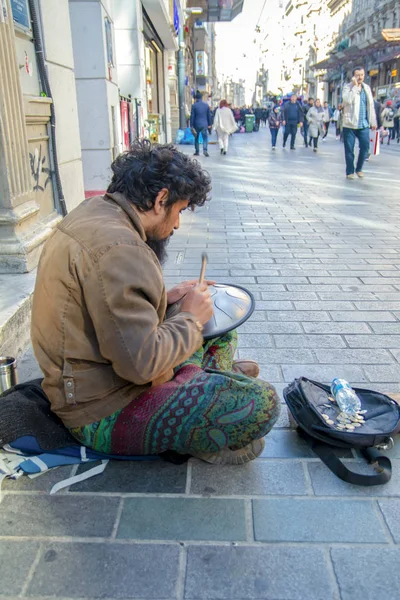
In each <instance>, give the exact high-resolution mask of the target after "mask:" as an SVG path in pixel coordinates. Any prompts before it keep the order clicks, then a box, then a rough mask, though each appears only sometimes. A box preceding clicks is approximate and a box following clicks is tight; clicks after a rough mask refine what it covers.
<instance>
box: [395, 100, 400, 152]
mask: <svg viewBox="0 0 400 600" xmlns="http://www.w3.org/2000/svg"><path fill="white" fill-rule="evenodd" d="M394 137H395V138H396V141H397V143H399V142H400V102H399V103H398V104H397V107H396V114H395V115H394Z"/></svg>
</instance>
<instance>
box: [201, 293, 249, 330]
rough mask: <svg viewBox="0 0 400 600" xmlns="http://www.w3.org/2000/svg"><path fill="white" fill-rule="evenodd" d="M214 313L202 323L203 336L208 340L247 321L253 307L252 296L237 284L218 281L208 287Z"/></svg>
mask: <svg viewBox="0 0 400 600" xmlns="http://www.w3.org/2000/svg"><path fill="white" fill-rule="evenodd" d="M209 290H210V293H211V297H212V300H213V303H214V315H213V317H212V318H211V319H210V320H209V321H208V322H207V323H206V324H205V325H204V329H203V337H204V339H205V340H209V339H211V338H214V337H218V336H221V335H224V334H225V333H228V331H232V329H236V328H237V327H239V326H240V325H242V323H244V322H245V321H247V319H248V318H249V317H251V315H252V314H253V311H254V308H255V300H254V296H253V294H252V293H251V292H249V291H248V290H246V289H245V288H243V287H241V286H239V285H225V284H223V283H218V284H215V285H210V287H209Z"/></svg>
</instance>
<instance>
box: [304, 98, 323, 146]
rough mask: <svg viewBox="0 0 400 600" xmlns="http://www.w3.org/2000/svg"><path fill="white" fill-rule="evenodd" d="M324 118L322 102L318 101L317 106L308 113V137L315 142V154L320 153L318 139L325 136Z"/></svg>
mask: <svg viewBox="0 0 400 600" xmlns="http://www.w3.org/2000/svg"><path fill="white" fill-rule="evenodd" d="M323 117H324V109H323V108H322V106H321V100H316V101H315V106H313V107H312V108H310V110H309V111H308V113H307V121H308V135H309V136H310V138H311V139H312V141H313V144H314V152H318V138H319V136H320V135H323V127H324V126H323Z"/></svg>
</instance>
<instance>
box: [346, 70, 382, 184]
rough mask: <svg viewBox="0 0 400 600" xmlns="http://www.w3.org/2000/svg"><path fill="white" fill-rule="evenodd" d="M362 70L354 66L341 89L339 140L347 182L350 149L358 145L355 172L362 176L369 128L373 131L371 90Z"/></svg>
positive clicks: (351, 161) (351, 164)
mask: <svg viewBox="0 0 400 600" xmlns="http://www.w3.org/2000/svg"><path fill="white" fill-rule="evenodd" d="M364 78H365V71H364V67H355V69H354V70H353V78H352V80H351V82H350V83H348V84H346V85H345V86H344V88H343V140H344V152H345V159H346V176H347V179H354V177H355V176H354V146H355V143H356V138H357V139H358V143H359V146H360V151H359V154H358V160H357V165H356V168H355V172H356V174H357V175H358V177H360V178H362V177H364V173H363V170H362V168H363V164H364V161H365V159H366V158H367V157H368V152H369V129H370V128H371V129H376V115H375V106H374V99H373V97H372V92H371V88H370V87H369V85H367V84H366V83H364Z"/></svg>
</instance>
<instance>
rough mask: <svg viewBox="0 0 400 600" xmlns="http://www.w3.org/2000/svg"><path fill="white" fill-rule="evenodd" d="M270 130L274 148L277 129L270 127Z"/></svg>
mask: <svg viewBox="0 0 400 600" xmlns="http://www.w3.org/2000/svg"><path fill="white" fill-rule="evenodd" d="M270 132H271V141H272V147H273V148H274V147H275V146H276V138H277V137H278V133H279V129H272V128H270Z"/></svg>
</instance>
